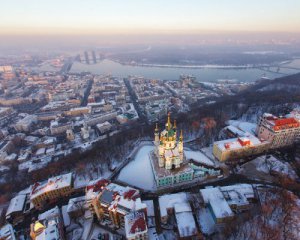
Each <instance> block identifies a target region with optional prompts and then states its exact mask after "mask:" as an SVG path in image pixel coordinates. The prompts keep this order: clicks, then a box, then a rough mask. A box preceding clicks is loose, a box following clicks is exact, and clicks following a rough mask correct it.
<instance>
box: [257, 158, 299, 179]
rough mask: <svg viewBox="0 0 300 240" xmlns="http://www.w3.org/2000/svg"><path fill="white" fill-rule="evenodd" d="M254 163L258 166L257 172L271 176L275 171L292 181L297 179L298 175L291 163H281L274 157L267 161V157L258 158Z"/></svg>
mask: <svg viewBox="0 0 300 240" xmlns="http://www.w3.org/2000/svg"><path fill="white" fill-rule="evenodd" d="M253 163H254V164H255V165H256V169H257V171H260V172H264V173H268V174H269V173H270V171H274V172H278V173H280V174H283V175H286V176H289V177H290V178H291V179H295V178H296V177H297V174H296V173H295V171H294V170H293V169H292V167H291V166H290V164H289V163H287V162H281V161H280V160H278V159H277V158H275V157H274V156H272V155H271V156H270V157H269V158H267V159H266V157H265V156H263V157H258V158H256V159H255V160H254V161H253Z"/></svg>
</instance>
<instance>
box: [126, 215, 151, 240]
mask: <svg viewBox="0 0 300 240" xmlns="http://www.w3.org/2000/svg"><path fill="white" fill-rule="evenodd" d="M125 232H126V238H127V239H128V240H136V239H139V240H144V239H148V228H147V223H146V219H145V214H144V212H131V213H129V214H127V215H126V216H125Z"/></svg>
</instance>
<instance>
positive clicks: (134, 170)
mask: <svg viewBox="0 0 300 240" xmlns="http://www.w3.org/2000/svg"><path fill="white" fill-rule="evenodd" d="M153 149H154V147H153V146H152V145H149V146H142V147H141V148H140V150H139V151H138V152H137V154H136V155H135V157H134V160H133V161H131V162H130V163H128V164H127V165H126V166H125V167H124V168H123V169H122V170H121V172H120V174H119V176H118V180H120V181H122V182H124V183H128V184H129V185H132V186H136V187H138V188H141V189H144V190H155V189H156V184H155V180H154V174H153V172H152V167H151V163H150V158H149V153H150V152H151V151H152V150H153ZM185 155H186V158H187V159H193V160H194V161H196V162H199V163H204V164H206V165H209V166H213V165H214V163H213V162H212V161H211V160H210V159H209V158H208V157H207V156H205V155H204V154H203V153H201V152H199V151H191V150H185Z"/></svg>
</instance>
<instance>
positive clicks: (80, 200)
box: [67, 196, 86, 213]
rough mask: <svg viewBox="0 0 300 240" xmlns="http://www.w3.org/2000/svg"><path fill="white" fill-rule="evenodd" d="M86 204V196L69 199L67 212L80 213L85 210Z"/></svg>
mask: <svg viewBox="0 0 300 240" xmlns="http://www.w3.org/2000/svg"><path fill="white" fill-rule="evenodd" d="M85 203H86V201H85V196H82V197H77V198H71V199H69V203H68V207H67V212H68V213H70V212H74V211H78V210H80V209H82V208H85Z"/></svg>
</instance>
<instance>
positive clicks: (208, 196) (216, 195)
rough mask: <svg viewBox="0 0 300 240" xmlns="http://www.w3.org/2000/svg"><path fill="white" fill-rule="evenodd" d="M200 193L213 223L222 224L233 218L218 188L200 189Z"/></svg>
mask: <svg viewBox="0 0 300 240" xmlns="http://www.w3.org/2000/svg"><path fill="white" fill-rule="evenodd" d="M200 192H201V195H202V197H203V200H204V203H205V205H206V206H207V207H208V209H209V210H210V212H211V215H212V216H213V219H214V221H215V223H224V222H226V221H227V220H229V219H232V218H233V217H234V213H233V212H232V210H231V208H230V206H229V204H228V202H227V201H226V199H225V198H224V196H223V193H222V192H221V190H220V189H219V188H218V187H216V188H213V187H209V188H205V189H201V190H200Z"/></svg>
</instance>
